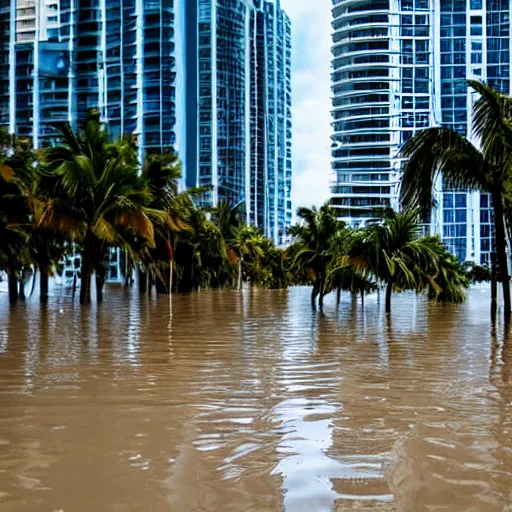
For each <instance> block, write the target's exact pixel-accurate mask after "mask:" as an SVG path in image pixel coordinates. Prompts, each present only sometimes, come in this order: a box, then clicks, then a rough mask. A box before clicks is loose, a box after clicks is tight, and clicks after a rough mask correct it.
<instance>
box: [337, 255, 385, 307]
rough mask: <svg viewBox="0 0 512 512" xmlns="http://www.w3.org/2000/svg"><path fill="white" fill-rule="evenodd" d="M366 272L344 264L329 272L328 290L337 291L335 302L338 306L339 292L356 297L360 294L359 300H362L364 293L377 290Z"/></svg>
mask: <svg viewBox="0 0 512 512" xmlns="http://www.w3.org/2000/svg"><path fill="white" fill-rule="evenodd" d="M366 274H367V272H364V271H359V270H356V269H355V268H354V267H353V266H352V265H350V264H345V265H342V266H340V267H336V268H334V269H333V270H331V272H330V275H329V283H330V288H331V289H333V290H337V300H336V302H337V303H338V304H339V303H340V299H341V291H342V290H344V291H347V292H350V293H351V294H352V296H353V297H356V296H357V294H361V300H364V295H365V293H371V292H373V291H375V290H376V289H377V285H376V284H375V282H373V281H372V280H371V279H369V278H368V276H367V275H366Z"/></svg>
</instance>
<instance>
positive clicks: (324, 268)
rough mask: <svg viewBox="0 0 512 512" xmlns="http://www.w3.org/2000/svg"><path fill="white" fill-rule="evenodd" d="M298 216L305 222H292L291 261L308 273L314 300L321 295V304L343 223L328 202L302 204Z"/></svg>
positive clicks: (312, 299)
mask: <svg viewBox="0 0 512 512" xmlns="http://www.w3.org/2000/svg"><path fill="white" fill-rule="evenodd" d="M297 216H298V217H299V218H300V219H301V220H302V223H300V224H297V225H295V226H292V227H291V228H290V230H289V232H290V234H291V235H292V237H293V243H292V245H291V247H290V248H289V253H290V254H291V255H292V265H293V266H294V267H296V269H297V271H298V272H299V273H300V272H303V271H306V272H307V273H308V275H309V277H310V279H311V281H312V282H313V291H312V294H311V301H312V302H313V303H314V302H315V300H316V298H317V297H319V304H320V307H322V306H323V300H324V296H325V294H326V292H327V289H326V284H327V279H328V269H329V265H330V263H331V261H332V259H333V254H332V251H331V247H332V243H333V239H334V236H335V234H336V233H337V232H338V230H340V229H342V228H343V227H344V224H343V223H342V222H340V221H338V220H337V219H336V214H335V212H334V210H333V209H332V208H330V207H329V205H328V204H325V205H323V206H322V207H321V208H320V209H317V208H315V207H313V208H299V209H298V210H297Z"/></svg>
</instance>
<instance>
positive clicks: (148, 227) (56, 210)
mask: <svg viewBox="0 0 512 512" xmlns="http://www.w3.org/2000/svg"><path fill="white" fill-rule="evenodd" d="M58 128H59V129H60V132H61V136H62V138H63V140H64V144H62V145H59V146H56V147H52V148H49V149H47V150H46V151H45V153H44V170H45V172H47V173H48V174H49V175H50V177H53V178H54V189H53V191H52V195H51V197H49V198H48V200H47V202H46V204H45V205H44V209H43V213H42V216H41V226H42V227H45V228H48V229H52V230H56V231H61V232H63V233H65V234H66V235H67V236H68V237H69V238H70V239H71V240H72V241H73V242H75V243H76V244H77V245H78V247H79V249H80V251H81V254H82V258H81V279H82V286H81V289H80V302H81V303H84V302H89V301H90V280H91V276H92V274H93V273H95V274H96V282H97V293H98V300H99V301H101V300H102V289H103V284H104V281H105V275H106V258H107V252H108V248H109V247H122V248H125V249H127V250H130V249H131V243H132V241H134V242H137V241H138V240H140V239H141V240H143V241H144V243H147V244H148V245H149V246H150V247H152V246H154V228H153V222H152V220H153V219H155V218H158V219H161V218H162V215H160V213H161V212H158V211H156V210H154V209H151V208H150V207H149V205H150V204H151V201H152V195H151V191H150V190H149V188H148V187H147V184H146V181H145V179H144V178H143V177H142V176H140V175H139V172H138V162H137V156H136V152H135V149H134V147H133V146H132V145H131V144H130V143H129V142H127V141H124V140H122V141H121V140H120V141H115V142H111V141H110V139H109V135H108V132H107V130H106V128H105V126H103V125H102V124H101V123H100V122H99V116H98V115H97V113H96V112H92V113H91V114H90V116H89V118H88V120H87V123H86V125H85V128H84V130H82V131H80V132H78V133H75V132H73V130H72V129H71V127H70V126H69V125H67V124H63V125H59V126H58Z"/></svg>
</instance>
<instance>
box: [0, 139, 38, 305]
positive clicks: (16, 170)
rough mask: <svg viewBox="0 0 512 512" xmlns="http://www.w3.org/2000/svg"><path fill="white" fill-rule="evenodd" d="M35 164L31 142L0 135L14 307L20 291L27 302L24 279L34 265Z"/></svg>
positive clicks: (0, 202)
mask: <svg viewBox="0 0 512 512" xmlns="http://www.w3.org/2000/svg"><path fill="white" fill-rule="evenodd" d="M33 161H34V153H33V151H32V147H31V144H30V141H29V140H28V139H17V138H16V137H15V136H11V135H10V134H8V133H7V132H6V131H5V130H1V131H0V232H1V233H0V264H2V266H3V268H4V270H6V271H7V275H8V279H9V300H10V302H11V303H14V302H16V301H17V299H18V297H19V295H20V294H19V291H21V292H22V293H21V296H22V298H24V290H23V286H24V279H23V277H24V273H25V271H26V269H28V268H29V266H30V263H31V262H30V254H29V244H28V233H29V230H30V227H31V225H32V223H31V220H30V217H31V211H30V208H29V203H30V202H29V197H28V194H27V191H29V190H31V189H32V188H33V183H35V169H34V166H33ZM18 281H20V289H19V290H18ZM21 283H23V285H22V284H21Z"/></svg>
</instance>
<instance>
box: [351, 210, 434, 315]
mask: <svg viewBox="0 0 512 512" xmlns="http://www.w3.org/2000/svg"><path fill="white" fill-rule="evenodd" d="M442 247H443V246H442V245H441V244H440V242H439V239H438V238H437V237H420V236H419V226H418V212H417V211H416V210H410V211H404V212H401V213H398V212H395V211H394V210H388V211H386V213H385V216H384V220H383V222H382V223H379V224H375V225H372V226H369V227H367V228H365V229H363V230H361V231H359V232H356V233H355V235H354V240H353V241H352V245H351V248H350V251H349V255H350V258H351V262H352V265H353V266H354V267H355V268H356V269H358V270H360V271H366V272H370V273H371V274H373V275H374V276H375V278H376V279H377V280H379V281H381V282H382V283H384V284H385V285H386V313H390V312H391V297H392V293H393V290H395V291H403V290H418V291H420V290H422V289H423V288H424V287H425V279H426V277H427V276H428V277H430V278H431V279H432V280H433V279H434V278H435V276H436V275H437V274H438V272H439V263H440V261H439V254H440V248H441V249H442Z"/></svg>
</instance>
